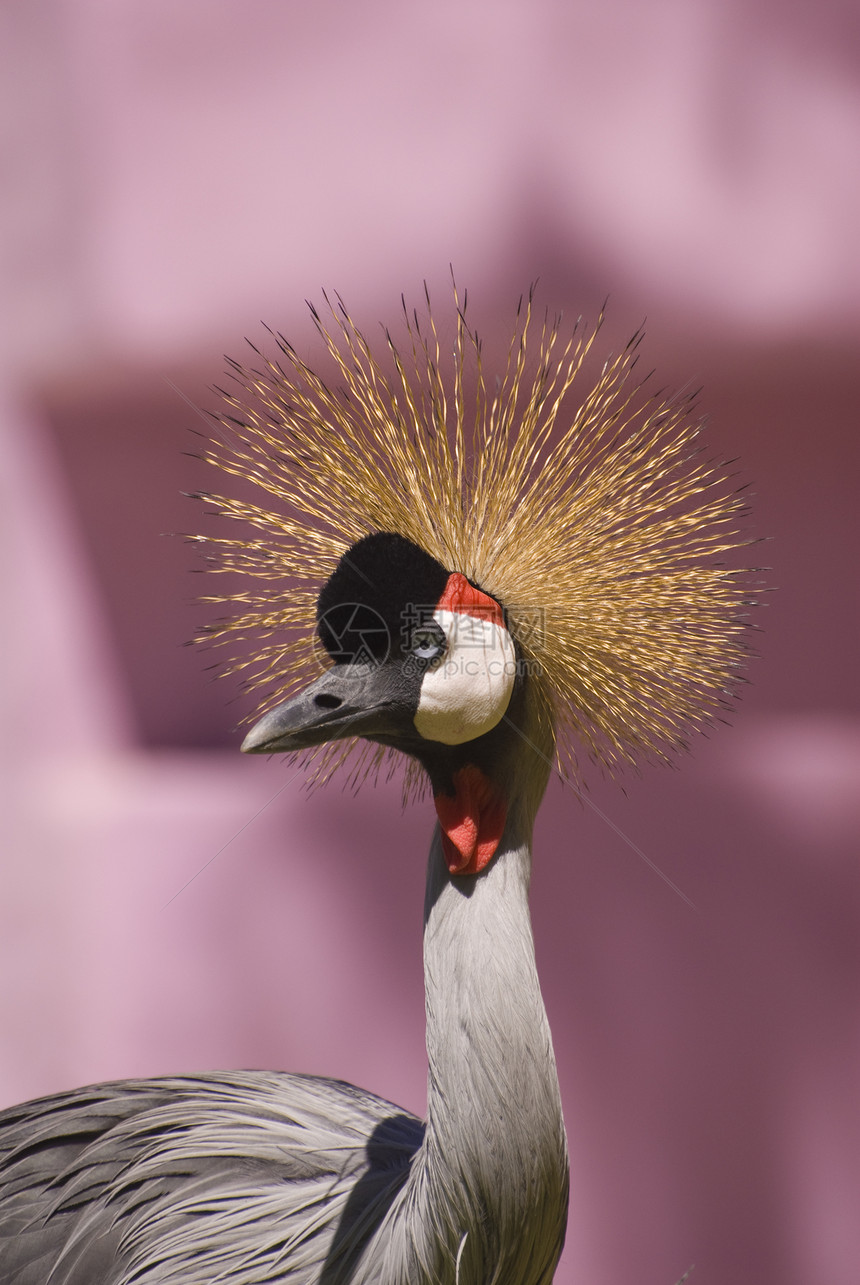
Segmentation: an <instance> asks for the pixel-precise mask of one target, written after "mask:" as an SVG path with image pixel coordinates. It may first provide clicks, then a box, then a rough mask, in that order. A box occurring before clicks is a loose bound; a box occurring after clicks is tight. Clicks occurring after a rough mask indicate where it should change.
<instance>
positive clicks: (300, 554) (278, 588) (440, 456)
mask: <svg viewBox="0 0 860 1285" xmlns="http://www.w3.org/2000/svg"><path fill="white" fill-rule="evenodd" d="M425 296H426V313H425V314H424V315H423V316H420V315H419V313H418V312H417V311H412V312H410V311H409V310H408V309H407V306H406V303H405V301H403V308H402V311H403V318H402V321H403V338H402V340H395V338H394V337H393V336H392V334H391V333H390V332H389V331H387V330H386V331H385V332H384V334H385V342H384V344H383V343H380V349H381V351H380V353H379V354H377V353H375V352H374V350H373V348H372V346H371V344H370V343H369V342H368V340H367V339H366V338H365V336H364V335H363V334H362V332H361V331H360V330H359V329H358V327H357V326H356V325H355V324H354V323H353V321H352V320H351V318H350V315H349V313H348V312H347V310H346V308H345V306H344V304H343V302H342V300H341V299H340V297H339V296H337V295H336V296H334V298H333V299H331V300H330V299H329V297H328V296H324V298H325V303H326V309H327V311H326V312H325V314H323V313H321V312H319V311H318V310H317V309H316V308H315V307H314V306H313V305H309V307H310V313H311V317H312V320H313V324H314V326H315V327H316V330H317V331H318V332H319V335H320V336H321V338H322V341H323V343H324V346H325V349H326V351H327V354H328V358H329V359H330V361H331V362H332V363H333V364H334V367H335V369H336V374H337V377H338V386H337V387H332V386H330V385H329V384H327V383H326V382H325V381H324V380H323V379H322V378H321V377H320V376H319V375H318V374H316V373H315V372H314V370H313V369H311V367H310V366H309V365H307V364H306V362H305V361H304V360H303V359H302V358H301V357H300V356H299V354H298V352H297V351H296V349H295V348H294V347H293V346H292V345H291V344H290V343H289V342H288V340H287V339H286V338H285V337H284V336H283V335H281V334H273V335H272V338H273V341H274V343H275V345H276V347H277V353H276V355H274V356H267V355H264V354H263V352H261V351H260V350H259V349H257V348H256V347H255V346H254V345H253V344H252V345H251V348H252V350H253V352H254V359H253V360H252V363H251V364H250V365H243V364H240V363H239V362H236V361H232V360H230V361H229V373H230V375H231V377H232V380H233V385H234V387H233V389H232V391H228V390H224V389H220V388H219V389H217V392H218V393H219V394H220V395H221V397H223V400H224V403H225V407H226V408H225V410H224V411H222V412H221V413H220V414H218V415H216V416H215V418H216V420H217V421H218V425H219V427H218V429H217V432H216V436H214V437H213V438H212V439H211V440H210V441H209V442H208V444H207V447H206V448H205V450H204V451H203V458H204V459H205V460H206V461H207V462H208V463H210V464H212V465H214V466H216V467H217V468H218V469H219V470H221V471H222V472H223V473H227V474H232V475H234V476H235V477H237V478H240V479H242V480H243V482H244V483H252V484H253V485H254V487H255V488H256V489H257V490H258V491H259V493H260V500H259V502H257V503H253V502H249V501H248V500H244V499H241V500H240V499H235V498H230V496H228V495H224V494H214V493H210V492H206V493H201V495H200V498H203V499H205V500H206V501H207V502H208V505H209V506H211V508H212V509H214V511H215V512H216V513H218V514H220V515H222V516H223V517H225V518H228V519H231V520H235V521H238V522H241V523H242V524H243V525H244V527H245V529H246V530H248V529H250V534H243V535H240V536H238V537H230V536H220V537H215V536H209V535H207V536H203V535H197V536H193V537H191V538H192V539H193V540H196V541H199V542H201V543H203V544H205V546H206V549H207V551H208V565H209V568H210V569H212V570H216V571H220V572H234V573H239V574H240V575H241V576H242V577H246V578H247V580H248V582H250V583H251V584H252V586H253V587H251V588H245V589H242V590H240V591H239V592H231V593H224V594H212V595H208V596H207V598H205V599H204V601H209V602H215V603H222V604H228V605H229V606H230V607H231V609H232V611H233V614H232V615H231V616H230V617H228V618H224V619H221V620H220V621H218V622H216V623H215V624H214V625H213V626H211V627H210V628H208V629H207V630H206V633H205V637H206V639H207V641H208V642H210V643H214V644H216V645H228V648H229V645H230V644H231V643H232V644H233V647H232V652H233V655H232V656H231V659H230V660H229V661H227V662H226V663H225V664H224V666H223V670H224V672H227V673H235V672H237V671H238V672H241V673H243V676H244V679H245V682H246V684H247V685H248V686H249V687H250V688H252V689H255V690H257V691H258V692H259V693H260V695H261V704H260V706H259V708H258V712H263V711H264V710H266V709H268V708H270V707H271V706H272V705H274V704H276V703H278V702H280V701H282V700H284V699H286V698H287V697H288V696H289V695H290V694H292V692H293V691H295V690H296V689H297V688H298V687H300V686H301V685H302V684H304V683H305V682H307V681H308V679H309V678H310V677H312V676H314V674H315V673H316V672H318V671H319V669H320V667H321V666H322V665H323V664H324V663H330V662H328V660H327V657H325V655H324V653H323V652H322V649H321V648H320V646H319V644H318V642H317V640H316V632H315V624H316V622H315V608H316V600H317V594H318V592H319V589H320V587H321V585H322V584H323V583H324V582H325V581H326V579H327V578H328V577H329V575H330V574H331V573H332V571H333V569H334V567H335V565H336V563H337V561H338V559H339V558H340V557H341V555H342V554H343V553H344V552H345V551H346V550H348V548H349V547H350V546H351V545H352V544H353V543H354V542H355V541H357V540H358V539H360V538H361V537H362V536H365V535H367V534H369V533H371V532H376V531H388V532H395V533H397V534H399V535H402V536H404V537H406V538H407V539H409V540H412V541H413V542H414V543H415V544H417V545H419V546H420V547H421V548H423V549H425V550H426V551H427V552H428V553H430V554H431V555H432V556H433V557H434V558H436V559H438V561H439V562H441V563H442V564H443V565H444V566H445V567H447V568H449V569H450V570H451V571H460V572H462V573H463V574H464V575H465V576H466V577H467V578H468V579H469V580H471V581H473V582H474V583H475V584H476V585H478V586H480V588H482V589H483V590H484V591H485V592H486V593H488V594H490V595H491V596H492V597H493V598H495V599H497V600H498V601H499V602H500V603H501V604H502V606H503V608H504V610H505V613H506V618H507V621H508V625H509V628H510V630H511V633H512V634H513V637H514V639H515V640H516V644H517V647H518V648H519V652H520V655H521V657H522V659H523V661H524V662H525V664H526V665H527V667H528V672H529V673H530V675H532V677H533V679H534V681H535V683H536V686H537V691H538V694H539V698H540V708H541V711H542V715H541V716H542V717H543V718H544V719H546V720H547V721H548V722H549V724H550V725H551V726H552V728H553V730H554V734H555V738H556V747H557V754H558V761H559V767H560V769H561V770H562V771H572V772H573V773H574V774H575V775H576V774H577V773H578V772H579V761H578V750H580V751H581V749H582V748H584V749H585V751H586V753H587V754H588V756H589V757H590V758H591V759H592V760H594V761H596V762H598V763H600V764H603V765H605V766H607V767H609V768H610V769H615V768H617V767H619V766H621V765H623V764H625V763H628V764H629V763H634V762H636V761H637V760H640V759H642V758H645V759H649V758H655V757H656V758H660V759H667V758H669V757H670V756H671V754H672V752H673V751H676V750H678V749H680V748H682V747H684V746H685V745H686V737H687V734H688V733H689V731H691V730H694V729H702V728H703V727H705V726H707V725H708V724H710V723H712V722H713V721H714V720H715V719H718V718H720V717H722V716H723V715H724V713H725V711H726V710H728V709H729V708H731V705H732V703H733V699H734V697H735V695H736V693H737V688H738V684H739V682H740V680H741V679H740V670H741V669H742V667H743V665H744V662H745V659H746V652H747V647H746V643H745V640H744V633H745V630H746V628H747V619H746V608H747V606H748V605H749V593H750V584H749V579H750V577H749V571H748V570H746V571H745V570H742V569H733V568H732V567H731V566H728V565H726V562H725V558H726V556H727V555H729V554H732V553H735V552H736V551H737V550H738V549H740V548H742V547H743V546H745V545H748V544H749V543H751V541H750V539H749V538H748V537H747V536H746V535H745V534H744V531H743V526H742V523H743V518H744V516H745V513H746V506H745V502H744V499H743V497H742V495H741V488H738V485H737V481H736V479H735V477H734V476H733V475H732V474H731V473H730V472H729V471H728V465H727V464H726V463H725V462H721V461H720V460H717V459H713V458H710V457H708V456H707V455H706V454H705V451H704V448H703V445H702V442H701V436H700V433H701V419H700V417H699V416H698V415H697V412H696V405H695V403H696V395H695V394H692V395H683V396H678V397H669V396H666V395H664V394H663V393H662V392H650V391H649V388H648V383H649V380H648V378H647V377H646V378H644V379H643V378H640V377H639V373H638V370H637V364H638V352H639V347H640V343H641V339H642V333H641V331H638V332H637V333H636V334H635V335H634V336H633V338H632V339H631V340H630V342H629V343H628V344H627V346H626V347H625V348H624V349H623V351H621V352H619V353H617V354H615V355H611V356H609V357H608V358H607V359H606V360H605V361H604V362H603V364H602V366H600V367H599V368H598V373H597V375H596V377H592V378H591V379H590V380H588V377H587V375H586V370H587V368H590V367H591V364H592V363H591V362H587V359H588V358H589V357H590V356H592V355H593V354H592V350H593V348H594V346H595V341H596V339H597V336H598V334H599V332H600V326H601V324H602V321H603V316H602V314H601V316H600V317H599V318H598V321H597V323H596V324H595V325H593V326H591V327H588V326H586V325H585V324H584V323H583V322H582V320H581V319H580V320H579V321H577V323H576V325H575V326H574V327H573V330H572V333H571V334H570V335H569V336H568V337H567V338H565V337H563V335H562V330H561V319H560V318H559V317H556V318H554V319H550V318H549V316H546V315H545V316H544V317H543V319H542V321H536V320H535V309H534V298H533V291H532V292H530V293H529V295H528V297H527V298H525V299H521V300H520V303H519V306H518V309H517V315H516V323H515V327H514V331H513V337H512V339H511V342H510V346H509V349H508V352H507V357H506V359H505V360H504V361H503V363H502V371H501V374H500V375H499V376H498V378H496V379H494V380H493V382H492V383H491V384H488V381H487V378H486V375H485V371H484V365H483V355H482V346H481V341H480V339H479V337H478V335H477V334H476V332H475V331H474V330H473V329H472V328H471V326H470V324H469V323H468V321H467V319H466V306H465V299H464V300H463V303H462V305H461V302H460V300H459V297H458V295H457V291H456V288H455V291H454V308H453V310H452V313H453V316H452V323H453V324H452V329H451V334H450V337H449V341H448V342H445V341H444V340H443V337H442V333H441V330H440V328H438V327H437V322H436V320H435V319H434V316H433V313H432V311H431V308H430V298H429V294H428V293H427V291H426V287H425ZM249 644H250V646H251V652H250V654H248V653H247V651H246V653H245V654H240V648H241V647H242V646H244V647H246V648H247V647H248V646H249ZM350 748H352V747H351V746H350V745H349V744H348V745H347V747H346V748H344V746H342V745H340V746H333V747H330V749H329V750H328V751H325V750H324V751H323V756H324V759H325V767H324V768H323V769H321V771H322V773H323V774H324V775H328V774H329V772H330V770H331V769H332V768H333V766H336V765H337V764H339V763H340V762H341V761H342V760H343V759H344V758H345V757H346V755H347V754H348V752H349V749H350ZM365 749H366V752H365V754H364V756H363V758H362V760H361V763H360V766H359V768H358V770H357V773H356V778H355V779H361V778H362V777H363V775H364V773H365V772H366V771H367V770H368V769H370V768H373V767H374V766H375V767H376V768H378V765H379V763H380V761H381V759H382V757H383V756H384V755H385V754H386V753H389V752H390V751H383V750H382V749H379V748H377V747H373V746H367V747H365ZM326 754H328V755H329V757H328V758H326V757H325V756H326ZM332 756H333V757H332ZM416 771H417V769H416ZM414 777H415V771H413V780H414Z"/></svg>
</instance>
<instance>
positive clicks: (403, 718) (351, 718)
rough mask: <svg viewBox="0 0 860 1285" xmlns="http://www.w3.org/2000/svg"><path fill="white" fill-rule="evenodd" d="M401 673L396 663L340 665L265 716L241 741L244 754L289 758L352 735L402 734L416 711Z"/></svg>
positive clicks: (327, 671)
mask: <svg viewBox="0 0 860 1285" xmlns="http://www.w3.org/2000/svg"><path fill="white" fill-rule="evenodd" d="M398 671H399V667H395V666H392V665H374V664H361V665H357V664H352V665H335V666H334V667H333V668H332V669H329V670H326V672H325V673H324V674H323V675H322V676H321V677H320V678H318V679H317V680H316V681H315V682H313V683H311V685H310V686H309V687H306V688H304V690H303V691H300V692H298V693H297V694H296V695H295V696H293V697H291V698H290V700H288V701H285V702H284V704H283V705H277V706H276V707H275V708H274V709H271V710H269V712H268V714H264V715H263V717H262V718H261V719H260V721H259V722H258V723H255V724H254V726H253V727H252V728H251V730H250V732H249V733H248V735H247V736H246V737H245V739H244V741H243V742H242V752H243V754H286V753H289V752H290V751H291V750H304V749H308V748H309V747H310V746H312V745H322V744H324V743H325V742H326V741H339V740H343V739H345V738H346V737H349V736H372V737H375V736H392V735H397V734H398V733H399V732H400V731H401V730H402V729H403V727H404V722H405V723H406V725H407V726H408V725H409V724H411V722H412V718H413V716H414V712H415V711H414V709H412V708H411V706H412V705H413V704H414V701H413V700H411V699H409V697H410V696H411V693H410V692H408V690H404V684H403V682H402V680H401V681H398V678H399V672H398Z"/></svg>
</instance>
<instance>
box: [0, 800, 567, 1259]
mask: <svg viewBox="0 0 860 1285" xmlns="http://www.w3.org/2000/svg"><path fill="white" fill-rule="evenodd" d="M529 811H530V810H529ZM518 821H520V822H521V823H520V824H517V822H518ZM523 830H525V831H527V835H528V837H526V838H524V837H522V831H523ZM530 833H531V815H528V816H527V817H526V818H525V819H522V818H519V817H518V816H516V815H515V816H514V817H512V818H511V820H510V821H509V825H508V829H507V830H506V833H505V836H504V838H503V841H502V844H501V845H500V849H499V852H498V854H497V856H496V858H495V859H494V861H493V862H492V863H491V864H490V866H488V867H487V869H486V870H485V871H484V872H483V873H482V874H481V875H479V876H475V877H470V878H452V877H451V876H450V875H449V874H448V871H447V868H446V865H445V862H444V859H443V856H442V851H441V845H440V840H439V835H438V831H437V833H436V837H435V839H434V843H433V845H432V848H431V853H430V867H429V872H428V886H427V902H426V907H425V932H424V959H425V985H426V1002H427V1051H428V1061H429V1075H428V1117H427V1124H426V1126H425V1125H422V1124H421V1122H420V1121H419V1120H417V1119H416V1118H415V1117H414V1116H411V1115H409V1114H407V1113H404V1112H402V1111H400V1110H399V1109H398V1108H397V1107H394V1106H392V1105H391V1104H390V1103H388V1102H385V1101H383V1100H382V1099H380V1098H377V1097H374V1096H373V1095H371V1094H368V1093H364V1092H362V1091H361V1090H359V1089H355V1088H353V1087H352V1086H350V1085H346V1084H342V1083H339V1082H336V1081H332V1080H323V1079H316V1078H312V1077H305V1076H297V1075H283V1074H276V1073H267V1072H245V1073H224V1074H219V1075H206V1076H199V1077H177V1078H175V1079H157V1080H145V1081H134V1080H132V1081H126V1082H123V1083H118V1084H107V1085H100V1086H96V1087H94V1088H90V1089H81V1090H78V1091H76V1092H73V1093H69V1094H60V1095H58V1096H56V1097H53V1098H45V1099H42V1100H41V1101H38V1102H34V1103H29V1104H26V1105H24V1106H22V1107H16V1108H13V1109H12V1110H10V1111H7V1112H5V1113H2V1114H0V1285H216V1282H223V1285H259V1283H261V1282H268V1281H283V1282H291V1283H293V1285H311V1282H313V1283H315V1285H346V1282H349V1283H350V1285H358V1283H364V1285H369V1282H376V1283H378V1285H548V1282H550V1281H551V1280H552V1277H553V1273H554V1270H555V1266H556V1263H557V1261H558V1256H559V1254H560V1252H561V1246H562V1244H563V1240H564V1227H565V1222H566V1216H567V1197H568V1177H567V1150H566V1140H565V1134H564V1124H563V1121H562V1115H561V1102H560V1096H559V1091H558V1079H557V1074H556V1068H555V1058H554V1056H553V1051H552V1044H551V1041H550V1034H549V1028H548V1025H547V1021H546V1015H545V1012H544V1008H543V1002H542V999H541V994H540V988H539V985H538V980H537V972H536V969H535V964H534V948H533V943H532V936H531V925H530V920H529V913H528V883H529V871H530V864H531V852H530V845H529V838H530Z"/></svg>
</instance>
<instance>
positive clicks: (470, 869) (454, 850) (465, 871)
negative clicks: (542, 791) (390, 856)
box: [433, 763, 507, 875]
mask: <svg viewBox="0 0 860 1285" xmlns="http://www.w3.org/2000/svg"><path fill="white" fill-rule="evenodd" d="M453 785H454V794H453V795H450V794H437V795H435V796H434V799H433V801H434V803H435V804H436V815H437V816H438V818H439V825H440V827H441V829H442V850H443V852H444V854H445V860H446V861H447V863H448V869H449V870H450V871H451V874H460V875H474V874H478V872H479V871H481V870H483V869H484V866H485V865H486V864H487V862H488V861H489V860H490V858H491V857H492V856H493V854H494V852H495V851H496V848H497V847H498V846H499V840H500V839H501V837H502V832H503V831H504V828H505V819H506V817H507V807H506V806H505V801H504V799H503V798H502V796H501V795H500V794H497V793H496V791H495V790H494V789H493V785H492V782H491V781H490V778H489V777H488V776H485V775H484V773H483V772H482V771H481V769H480V768H479V767H476V766H475V764H474V763H469V764H467V766H466V767H461V768H460V770H459V771H458V772H455V773H454V776H453Z"/></svg>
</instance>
